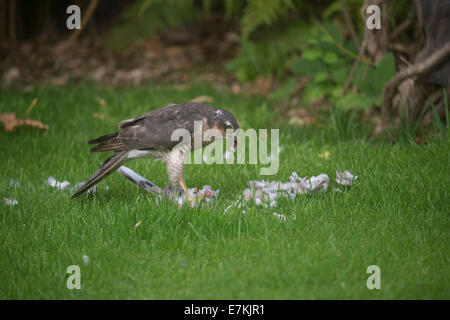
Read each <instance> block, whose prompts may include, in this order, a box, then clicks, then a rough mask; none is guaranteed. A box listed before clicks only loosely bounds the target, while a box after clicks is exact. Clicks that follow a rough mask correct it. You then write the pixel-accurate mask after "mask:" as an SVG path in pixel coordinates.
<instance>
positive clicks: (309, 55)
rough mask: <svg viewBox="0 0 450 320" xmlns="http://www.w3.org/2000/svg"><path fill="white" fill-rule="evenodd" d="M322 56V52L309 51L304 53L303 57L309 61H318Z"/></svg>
mask: <svg viewBox="0 0 450 320" xmlns="http://www.w3.org/2000/svg"><path fill="white" fill-rule="evenodd" d="M321 56H322V52H320V51H319V50H315V49H308V50H304V51H303V52H302V57H303V58H305V59H309V60H316V59H318V58H320V57H321Z"/></svg>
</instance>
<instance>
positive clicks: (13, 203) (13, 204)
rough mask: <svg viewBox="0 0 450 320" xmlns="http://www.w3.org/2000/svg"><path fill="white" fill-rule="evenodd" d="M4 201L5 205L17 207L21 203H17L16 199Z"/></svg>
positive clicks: (4, 199) (5, 199)
mask: <svg viewBox="0 0 450 320" xmlns="http://www.w3.org/2000/svg"><path fill="white" fill-rule="evenodd" d="M3 201H4V202H5V204H6V205H7V206H11V207H12V206H15V205H17V204H18V203H19V202H17V200H16V199H8V198H3Z"/></svg>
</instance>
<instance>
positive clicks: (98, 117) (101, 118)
mask: <svg viewBox="0 0 450 320" xmlns="http://www.w3.org/2000/svg"><path fill="white" fill-rule="evenodd" d="M92 116H93V117H94V118H96V119H100V120H105V119H106V118H108V116H107V115H104V114H101V113H98V112H94V113H93V114H92Z"/></svg>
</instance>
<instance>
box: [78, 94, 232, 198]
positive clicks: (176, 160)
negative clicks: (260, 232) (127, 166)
mask: <svg viewBox="0 0 450 320" xmlns="http://www.w3.org/2000/svg"><path fill="white" fill-rule="evenodd" d="M195 121H198V122H197V123H201V126H202V128H201V130H194V122H195ZM176 129H186V130H187V131H188V132H189V133H190V138H191V141H188V142H187V143H185V144H180V143H179V141H172V139H171V137H172V133H173V132H174V130H176ZM208 129H217V130H219V131H220V133H221V134H222V136H223V137H227V138H232V139H233V146H234V147H235V146H236V143H237V139H236V135H235V134H233V133H235V131H236V130H237V129H239V125H238V123H237V121H236V119H235V118H234V116H233V115H232V114H231V113H230V112H229V111H226V110H223V109H216V108H213V107H211V106H209V105H207V104H203V103H198V102H188V103H182V104H169V105H167V106H165V107H162V108H159V109H156V110H154V111H152V112H149V113H145V114H141V115H139V116H137V117H136V118H134V119H128V120H123V121H121V122H120V123H119V131H117V132H115V133H111V134H107V135H104V136H101V137H99V138H97V139H93V140H91V141H89V142H88V143H89V144H97V146H95V147H94V148H92V149H91V150H90V151H91V152H104V151H113V152H114V154H113V155H112V156H111V157H109V158H108V159H107V160H106V161H105V162H104V163H103V165H102V166H101V167H100V168H99V169H98V170H97V171H96V172H95V173H94V174H93V175H92V176H91V177H90V178H89V179H88V180H87V181H86V182H85V183H84V184H83V185H82V187H81V188H80V189H79V190H77V191H76V192H75V193H74V194H73V195H72V198H75V197H77V196H79V195H80V194H82V193H83V192H85V191H86V190H88V189H89V188H91V187H92V186H94V185H96V184H97V183H98V182H100V181H101V180H103V179H104V178H105V177H106V176H107V175H109V174H111V173H112V172H114V171H115V170H116V169H117V168H119V167H120V166H121V165H122V164H123V163H125V162H127V161H130V160H133V159H138V158H155V159H159V160H162V161H163V162H164V163H165V164H166V169H167V174H168V176H169V185H170V187H171V188H175V190H177V189H178V190H179V187H181V188H182V189H183V191H184V192H185V193H186V196H187V198H188V200H189V201H194V200H193V199H192V197H191V196H190V195H189V193H188V189H187V186H186V183H185V181H184V158H185V156H186V155H187V153H188V152H189V151H191V150H194V149H195V148H198V147H202V146H204V145H206V144H208V143H210V142H212V141H207V142H205V141H203V135H202V134H204V133H205V131H206V130H208ZM199 134H200V136H198V135H199ZM195 135H197V136H195ZM195 139H200V141H202V144H200V146H199V144H198V143H197V144H194V140H195ZM180 191H181V190H180Z"/></svg>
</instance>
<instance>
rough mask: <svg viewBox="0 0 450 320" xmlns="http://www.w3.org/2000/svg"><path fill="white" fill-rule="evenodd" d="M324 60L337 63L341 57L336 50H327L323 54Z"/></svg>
mask: <svg viewBox="0 0 450 320" xmlns="http://www.w3.org/2000/svg"><path fill="white" fill-rule="evenodd" d="M323 61H324V62H326V63H328V64H336V63H338V62H339V58H338V56H337V55H336V54H335V53H334V52H327V53H325V55H324V56H323Z"/></svg>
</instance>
